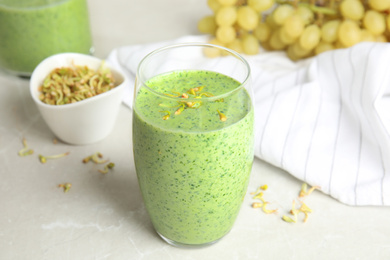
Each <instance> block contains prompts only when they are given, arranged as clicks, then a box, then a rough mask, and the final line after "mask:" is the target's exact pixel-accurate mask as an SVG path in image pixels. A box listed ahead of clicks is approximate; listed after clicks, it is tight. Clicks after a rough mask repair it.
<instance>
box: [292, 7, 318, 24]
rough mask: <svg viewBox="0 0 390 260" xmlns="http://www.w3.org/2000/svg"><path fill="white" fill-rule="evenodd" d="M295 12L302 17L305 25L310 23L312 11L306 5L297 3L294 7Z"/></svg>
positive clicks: (312, 17) (312, 15) (312, 16)
mask: <svg viewBox="0 0 390 260" xmlns="http://www.w3.org/2000/svg"><path fill="white" fill-rule="evenodd" d="M295 14H297V15H299V16H300V17H302V19H303V22H304V23H305V25H308V24H311V23H312V22H313V21H314V13H313V11H312V10H310V8H308V7H307V6H304V5H299V6H298V7H297V8H296V9H295Z"/></svg>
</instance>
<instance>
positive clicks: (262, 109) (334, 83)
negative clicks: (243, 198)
mask: <svg viewBox="0 0 390 260" xmlns="http://www.w3.org/2000/svg"><path fill="white" fill-rule="evenodd" d="M206 41H207V37H206V36H186V37H182V38H178V39H175V40H172V41H166V42H159V43H150V44H142V45H133V46H123V47H119V48H117V49H114V50H113V51H112V52H111V53H110V55H109V57H108V58H107V60H108V62H110V63H111V64H112V65H113V66H114V67H115V68H117V69H118V70H121V71H123V72H124V73H125V74H126V75H127V77H128V78H129V80H130V82H131V84H130V85H129V86H128V88H127V92H126V95H125V96H124V98H123V102H124V103H125V104H126V105H128V106H129V107H131V103H132V98H133V85H134V84H133V83H134V79H135V73H136V69H137V66H138V63H139V62H140V60H141V59H142V58H143V57H144V56H145V55H146V54H148V53H149V52H151V51H153V50H155V49H156V48H159V47H162V46H166V45H169V44H176V43H183V42H206ZM244 57H245V58H246V59H247V61H248V62H249V64H250V67H251V71H252V81H253V86H254V93H255V117H256V128H255V129H256V134H255V156H256V157H258V158H260V159H262V160H265V161H267V162H269V163H271V164H273V165H275V166H277V167H280V168H282V169H284V170H285V171H287V172H289V173H290V174H292V175H293V176H295V177H296V178H298V179H300V180H302V181H304V182H306V183H308V184H309V185H312V186H320V187H321V191H323V192H324V193H326V194H329V195H330V196H332V197H334V198H335V199H337V200H339V201H340V202H343V203H345V204H348V205H387V206H389V205H390V70H389V67H388V64H389V63H390V45H389V44H387V43H361V44H358V45H356V46H354V47H351V48H348V49H342V50H335V51H330V52H326V53H323V54H321V55H319V56H317V57H314V58H311V59H306V60H303V61H299V62H292V61H290V60H289V59H288V58H287V57H286V55H285V53H283V52H261V53H260V54H258V55H254V56H244Z"/></svg>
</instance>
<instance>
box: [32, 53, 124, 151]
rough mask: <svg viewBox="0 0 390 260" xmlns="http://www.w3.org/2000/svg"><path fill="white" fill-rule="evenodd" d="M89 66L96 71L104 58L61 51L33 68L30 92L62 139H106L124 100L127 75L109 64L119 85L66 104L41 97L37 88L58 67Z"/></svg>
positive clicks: (88, 141) (76, 142) (85, 141)
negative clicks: (58, 103)
mask: <svg viewBox="0 0 390 260" xmlns="http://www.w3.org/2000/svg"><path fill="white" fill-rule="evenodd" d="M72 62H73V63H74V64H76V65H83V66H84V65H86V66H88V67H89V68H91V69H95V70H97V69H98V68H99V66H100V65H101V63H102V60H101V59H98V58H96V57H92V56H90V55H85V54H78V53H60V54H56V55H53V56H50V57H48V58H46V59H45V60H43V61H42V62H41V63H40V64H39V65H38V66H37V67H36V68H35V70H34V71H33V73H32V75H31V80H30V93H31V96H32V98H33V100H34V101H35V103H36V104H37V106H38V109H39V111H40V112H41V115H42V117H43V119H44V120H45V122H46V123H47V125H48V126H49V128H50V129H51V130H52V131H53V133H54V134H55V135H56V136H57V137H58V138H59V139H61V140H62V141H64V142H66V143H69V144H74V145H84V144H91V143H95V142H98V141H100V140H102V139H104V138H105V137H106V136H108V135H109V134H110V132H111V131H112V129H113V127H114V125H115V121H116V118H117V115H118V111H119V108H120V105H121V102H122V95H123V90H124V87H125V84H127V82H126V78H125V77H124V75H123V74H121V73H120V72H118V71H116V70H115V69H113V68H112V67H111V66H110V65H109V64H108V63H106V65H107V66H108V67H109V68H110V69H111V72H112V73H113V76H114V78H115V81H116V84H118V86H117V87H115V88H113V89H111V90H109V91H107V92H104V93H102V94H99V95H96V96H94V97H91V98H87V99H84V100H82V101H79V102H76V103H72V104H66V105H48V104H46V103H43V102H42V101H41V100H40V99H39V95H40V92H39V91H38V87H39V86H40V85H42V82H43V80H44V79H45V77H46V76H47V75H49V73H50V72H51V71H52V70H53V69H55V68H58V67H63V66H66V67H69V66H71V64H72Z"/></svg>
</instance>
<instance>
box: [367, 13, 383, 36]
mask: <svg viewBox="0 0 390 260" xmlns="http://www.w3.org/2000/svg"><path fill="white" fill-rule="evenodd" d="M363 25H364V27H365V28H366V29H367V30H369V31H370V32H371V33H372V34H374V35H379V34H383V33H384V32H385V30H386V20H385V17H384V15H383V14H381V13H379V12H377V11H374V10H368V11H367V12H366V13H365V15H364V18H363Z"/></svg>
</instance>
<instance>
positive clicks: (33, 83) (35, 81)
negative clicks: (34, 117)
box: [29, 52, 127, 110]
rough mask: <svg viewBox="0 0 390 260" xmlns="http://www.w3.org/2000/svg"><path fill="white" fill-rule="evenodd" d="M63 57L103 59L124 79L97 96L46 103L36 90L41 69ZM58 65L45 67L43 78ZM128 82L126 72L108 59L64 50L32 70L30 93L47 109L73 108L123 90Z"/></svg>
mask: <svg viewBox="0 0 390 260" xmlns="http://www.w3.org/2000/svg"><path fill="white" fill-rule="evenodd" d="M62 57H70V58H73V60H77V59H78V58H83V59H89V60H90V61H92V62H99V63H101V62H102V61H105V63H106V65H107V66H108V67H109V68H110V70H111V72H112V73H113V74H116V75H117V76H118V75H119V76H120V77H121V78H122V79H121V83H119V84H118V85H117V86H116V87H115V88H113V89H110V90H109V91H106V92H103V93H101V94H99V95H96V96H93V97H90V98H86V99H84V100H80V101H77V102H75V103H70V104H63V105H50V104H46V103H44V102H42V101H41V100H40V99H39V98H38V96H37V95H36V92H38V93H39V90H37V88H38V87H39V85H40V83H39V81H40V79H39V78H40V77H41V70H43V67H44V66H45V64H46V63H48V62H50V61H52V60H55V59H58V58H62ZM75 63H76V64H77V65H81V66H83V65H84V64H78V63H77V62H75ZM59 66H62V65H58V66H56V67H59ZM56 67H53V68H51V69H47V71H46V69H45V71H46V72H47V73H44V74H45V76H43V77H42V78H43V79H44V78H45V77H46V76H47V75H48V73H50V71H52V70H53V69H54V68H56ZM126 84H127V77H126V76H125V75H124V73H122V72H120V71H118V70H117V69H115V68H113V66H112V64H110V62H109V61H107V60H104V59H100V58H98V57H95V56H92V55H88V54H82V53H75V52H64V53H58V54H54V55H51V56H49V57H47V58H45V59H44V60H42V61H41V62H40V63H39V64H38V65H37V66H36V67H35V69H34V71H33V72H32V74H31V78H30V84H29V85H30V86H29V88H30V95H31V97H32V99H33V100H34V102H35V103H36V104H37V105H39V106H41V107H44V108H46V109H52V110H63V109H73V108H75V107H78V106H84V105H86V104H88V103H91V102H95V101H97V100H99V99H102V98H104V97H106V96H107V95H112V94H114V93H115V92H118V91H120V90H122V89H123V88H124V86H125V85H126Z"/></svg>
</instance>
